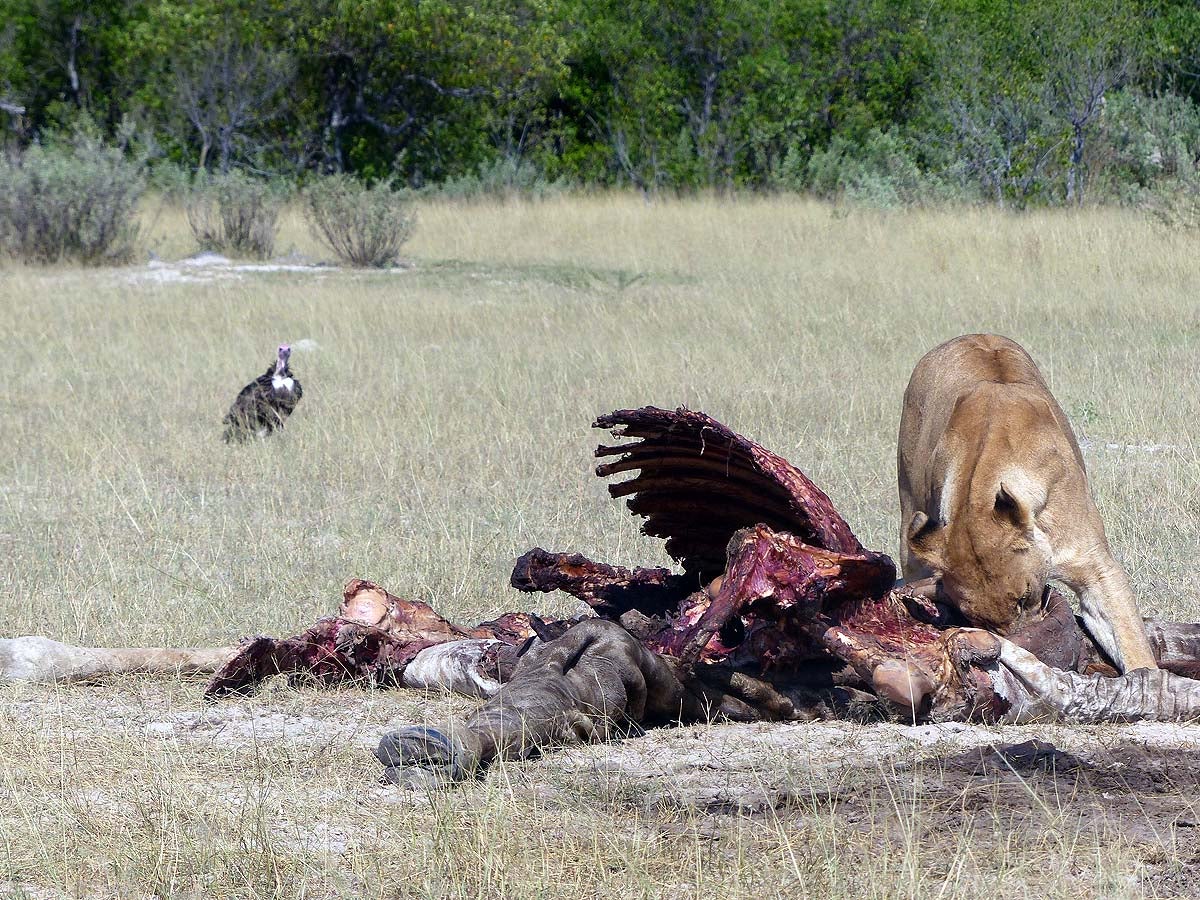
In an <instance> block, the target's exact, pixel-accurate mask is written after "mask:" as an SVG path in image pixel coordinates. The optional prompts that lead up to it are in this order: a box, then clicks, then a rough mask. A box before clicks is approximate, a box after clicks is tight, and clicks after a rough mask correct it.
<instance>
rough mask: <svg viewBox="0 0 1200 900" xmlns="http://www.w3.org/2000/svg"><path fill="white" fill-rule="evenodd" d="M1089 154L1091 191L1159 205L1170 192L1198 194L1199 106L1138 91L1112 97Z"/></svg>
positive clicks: (1120, 199)
mask: <svg viewBox="0 0 1200 900" xmlns="http://www.w3.org/2000/svg"><path fill="white" fill-rule="evenodd" d="M1106 99H1107V102H1106V103H1105V107H1104V114H1103V116H1102V117H1101V119H1100V127H1099V129H1098V131H1097V134H1096V138H1095V141H1094V147H1093V148H1092V151H1091V153H1090V154H1089V166H1090V168H1092V170H1093V171H1094V172H1095V176H1094V177H1093V187H1092V196H1093V197H1094V198H1095V199H1097V200H1101V201H1110V202H1112V201H1115V202H1120V203H1126V204H1137V205H1145V204H1147V202H1148V203H1149V205H1150V206H1151V207H1156V206H1157V205H1158V203H1159V201H1160V200H1163V201H1166V202H1167V203H1168V204H1170V201H1171V199H1172V197H1171V195H1173V194H1176V193H1177V192H1178V189H1180V188H1183V191H1182V193H1184V194H1194V193H1195V183H1196V180H1197V171H1196V161H1197V160H1200V107H1198V106H1197V105H1196V104H1195V103H1194V102H1193V101H1191V100H1190V99H1188V98H1187V97H1180V96H1178V95H1175V94H1164V95H1162V96H1158V97H1152V96H1147V95H1145V94H1142V93H1139V92H1137V91H1133V90H1126V91H1114V92H1113V93H1112V94H1110V95H1109V96H1108V97H1107V98H1106Z"/></svg>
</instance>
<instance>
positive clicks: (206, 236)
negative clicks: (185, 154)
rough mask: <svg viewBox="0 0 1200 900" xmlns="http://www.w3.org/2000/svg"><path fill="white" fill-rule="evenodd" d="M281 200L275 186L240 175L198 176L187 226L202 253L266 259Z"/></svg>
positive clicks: (276, 230)
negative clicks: (203, 251) (211, 252)
mask: <svg viewBox="0 0 1200 900" xmlns="http://www.w3.org/2000/svg"><path fill="white" fill-rule="evenodd" d="M284 199H285V196H284V192H283V191H282V190H281V189H280V188H279V187H278V186H276V185H273V184H270V183H268V182H266V181H262V180H261V179H254V178H249V177H247V176H246V175H243V174H242V173H241V172H229V173H226V174H223V175H213V176H206V175H201V176H199V177H198V178H197V179H196V182H195V184H194V185H193V186H192V189H191V191H190V192H189V194H188V200H187V219H188V224H189V225H190V226H191V227H192V234H193V235H194V236H195V238H196V242H197V243H198V244H199V245H200V249H201V250H214V251H216V252H218V253H228V254H230V255H233V256H250V257H253V258H255V259H266V258H267V257H269V256H270V255H271V253H272V252H273V251H274V249H275V236H276V235H277V234H278V233H279V212H280V210H281V209H282V208H283V203H284Z"/></svg>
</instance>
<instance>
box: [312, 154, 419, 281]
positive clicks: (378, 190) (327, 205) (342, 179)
mask: <svg viewBox="0 0 1200 900" xmlns="http://www.w3.org/2000/svg"><path fill="white" fill-rule="evenodd" d="M304 209H305V213H306V214H307V217H308V224H309V227H310V228H311V229H312V233H313V235H314V236H315V237H316V238H317V239H318V240H321V241H323V242H324V243H325V244H326V245H327V246H328V247H329V248H330V249H331V250H332V251H333V252H334V253H336V254H337V256H338V258H339V259H340V260H342V261H343V262H345V263H348V264H349V265H352V266H363V267H372V268H384V267H386V266H390V265H392V264H393V263H394V262H395V261H396V257H397V255H398V254H399V253H400V247H401V245H403V244H404V242H405V241H407V240H408V238H409V236H410V235H411V234H412V227H413V214H412V202H411V200H410V199H409V196H408V194H407V193H406V192H404V191H399V190H395V189H393V188H392V186H391V185H390V184H388V183H387V182H383V181H381V182H379V183H377V184H376V185H375V186H374V187H370V188H368V187H366V186H365V185H364V184H362V183H361V182H359V181H356V180H355V179H353V178H351V177H349V176H348V175H329V176H326V177H325V178H321V179H319V180H317V181H315V182H313V183H312V184H311V185H309V187H308V188H307V189H306V190H305V191H304Z"/></svg>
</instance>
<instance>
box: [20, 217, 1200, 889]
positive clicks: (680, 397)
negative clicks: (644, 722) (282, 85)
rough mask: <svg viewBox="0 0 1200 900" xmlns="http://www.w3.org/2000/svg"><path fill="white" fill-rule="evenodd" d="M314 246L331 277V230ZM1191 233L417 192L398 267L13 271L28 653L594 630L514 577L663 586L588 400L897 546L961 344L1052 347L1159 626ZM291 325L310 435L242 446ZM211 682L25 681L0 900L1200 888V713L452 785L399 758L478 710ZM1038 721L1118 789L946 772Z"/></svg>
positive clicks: (591, 757)
mask: <svg viewBox="0 0 1200 900" xmlns="http://www.w3.org/2000/svg"><path fill="white" fill-rule="evenodd" d="M146 215H147V227H146V231H145V237H144V242H145V245H146V247H147V249H150V250H153V251H154V252H156V253H157V254H158V255H159V256H161V257H162V258H164V259H168V260H170V259H178V258H180V257H182V256H184V255H186V254H187V253H189V252H191V248H190V247H189V245H188V243H189V242H188V240H187V232H186V226H184V225H183V224H182V219H181V216H180V215H179V214H178V213H177V212H175V211H172V210H167V211H161V210H159V211H157V212H156V211H155V210H153V209H151V208H148V209H147V214H146ZM289 245H291V246H292V247H293V248H294V249H295V251H296V252H297V253H298V254H299V255H300V256H304V257H308V258H311V259H320V258H321V251H320V250H319V248H318V247H316V246H315V245H314V244H312V243H311V241H310V239H309V238H308V236H307V234H306V233H305V231H304V230H303V227H302V225H301V224H300V222H299V219H298V218H297V219H294V220H292V219H289V220H288V221H287V222H286V223H285V227H284V232H283V234H282V236H281V238H280V241H279V243H278V244H277V246H278V247H282V248H284V249H285V250H286V249H287V248H288V247H289ZM1198 247H1200V237H1198V236H1197V235H1195V234H1192V233H1186V232H1180V231H1168V230H1164V229H1162V228H1160V227H1158V226H1156V225H1154V224H1153V223H1151V222H1148V221H1147V220H1145V219H1143V218H1140V217H1137V216H1135V215H1133V214H1125V213H1121V212H1115V211H1107V212H1105V211H1095V212H1080V213H1037V214H1028V215H1023V216H1009V215H1004V214H1002V213H998V212H995V211H991V210H988V211H983V210H980V211H972V210H958V211H941V212H908V213H898V214H883V213H867V212H855V211H850V212H846V211H845V210H835V209H834V208H831V207H829V206H824V205H818V204H815V203H808V202H804V201H799V200H786V201H785V200H756V201H751V200H745V201H728V200H716V199H696V200H690V201H679V202H653V203H645V202H643V201H642V200H641V199H638V198H634V197H630V196H619V195H618V196H606V197H592V198H579V197H575V198H559V199H552V200H547V201H544V202H541V203H517V202H510V203H488V204H479V205H461V204H451V203H446V204H428V205H426V206H423V207H422V208H421V209H420V211H419V221H418V226H417V230H416V233H415V236H414V238H413V240H412V242H411V243H410V244H409V245H408V247H407V248H406V255H407V258H408V259H409V261H410V262H411V265H410V266H409V267H407V268H405V269H404V270H402V271H391V272H350V271H340V270H333V269H316V270H312V271H280V272H236V271H219V272H209V271H200V270H195V271H193V270H191V269H186V268H184V269H174V268H169V267H166V268H164V267H157V268H150V267H147V266H145V265H141V266H134V267H130V268H125V269H101V270H96V269H88V270H79V269H68V268H49V269H37V268H21V267H17V266H14V265H12V264H9V265H8V266H7V267H6V268H4V269H0V435H2V437H3V446H4V452H3V454H0V558H2V560H3V561H2V563H0V613H2V616H3V619H2V620H0V621H2V625H0V634H3V635H5V636H8V635H15V634H26V633H36V634H45V635H48V636H50V637H53V638H56V639H59V640H64V641H68V642H72V643H84V644H96V645H104V646H128V645H142V644H151V645H163V644H167V645H171V644H185V643H186V644H227V643H231V642H233V641H235V640H236V639H237V638H239V637H240V636H243V635H247V634H253V633H260V632H265V633H273V634H280V633H289V632H293V631H296V630H298V629H299V628H300V627H302V626H303V625H305V624H306V623H308V622H310V621H311V620H312V619H314V618H315V617H317V616H319V615H324V614H327V613H329V612H331V611H332V610H333V609H334V608H335V607H336V604H337V602H338V600H339V599H340V590H341V586H342V585H343V583H344V582H345V581H347V580H348V579H349V578H352V577H365V578H370V579H373V580H375V581H378V582H380V583H382V584H384V585H386V586H388V587H389V588H390V589H391V590H392V591H393V592H395V593H397V594H401V595H404V596H411V597H418V598H421V599H424V600H428V601H429V602H431V603H433V604H434V605H435V606H436V607H437V608H438V609H439V610H441V611H442V612H443V613H445V614H447V615H448V616H450V617H451V618H455V619H460V620H470V621H476V620H478V619H480V618H490V617H491V616H493V615H494V614H496V613H498V612H501V611H504V610H507V609H512V608H517V607H520V608H530V606H531V605H533V604H536V606H537V607H538V608H540V609H541V610H542V611H549V612H567V611H572V612H573V611H577V610H575V608H574V607H573V605H572V604H571V602H569V601H565V600H558V599H556V598H553V597H542V596H538V597H534V598H531V597H528V596H524V595H519V594H516V593H515V592H513V591H512V590H511V589H509V588H508V587H507V581H508V574H509V571H510V569H511V565H512V561H513V559H514V558H515V557H516V556H517V555H519V554H520V553H522V552H523V551H525V550H527V549H529V548H530V547H532V546H535V545H538V546H542V547H546V548H548V549H564V550H565V549H570V550H579V551H581V552H584V553H586V554H588V555H590V556H593V557H594V558H598V559H603V560H608V561H611V562H618V563H626V564H629V563H638V564H645V563H661V562H665V561H666V558H665V556H664V555H663V553H662V550H661V548H660V546H659V545H658V543H657V542H655V541H652V540H650V539H647V538H644V537H642V536H640V535H639V533H638V523H637V522H636V521H635V520H634V519H632V518H631V517H630V516H628V515H627V514H626V512H625V511H624V509H623V507H621V506H620V505H618V504H616V503H614V502H613V501H611V500H610V499H609V498H608V495H607V492H606V491H605V489H604V485H603V484H602V483H601V482H600V480H599V479H597V478H595V477H594V476H593V475H592V474H591V466H592V462H593V461H592V459H591V455H590V451H591V449H592V447H593V446H594V445H595V443H596V442H597V439H598V438H599V437H600V435H599V434H598V433H595V432H592V431H591V429H589V427H588V426H589V425H590V423H591V421H592V419H593V418H594V417H595V416H596V415H597V414H599V413H602V412H606V411H609V410H611V409H616V408H621V407H629V406H640V405H646V404H654V405H659V406H675V405H681V404H683V405H687V406H689V407H691V408H693V409H702V410H704V411H706V412H708V413H710V414H712V415H714V416H715V417H717V418H718V419H721V420H722V421H724V422H726V423H727V424H729V425H730V426H732V427H734V428H735V429H737V430H739V431H741V432H743V433H745V434H747V435H749V436H751V437H753V438H755V439H757V440H758V441H760V442H761V443H763V444H765V445H766V446H768V447H770V448H772V449H774V450H776V451H778V452H780V453H782V454H783V455H784V456H786V457H787V458H789V459H790V460H791V461H793V462H794V463H796V464H797V465H799V466H800V467H802V468H803V469H805V470H806V471H807V472H808V474H809V475H810V476H811V477H812V478H813V479H814V480H815V481H816V482H817V483H818V484H820V485H821V486H823V487H824V488H825V489H826V491H827V492H828V493H829V494H830V496H831V497H832V498H833V500H834V502H835V503H836V504H837V506H838V507H839V508H840V509H841V510H842V512H843V514H844V515H845V516H846V518H847V519H848V520H849V522H850V523H851V525H852V526H853V527H855V529H856V530H857V532H858V534H859V537H860V538H861V539H862V540H863V542H864V543H865V544H867V545H869V546H873V547H876V548H879V549H883V550H887V551H888V552H893V553H894V552H895V543H896V531H897V528H896V522H895V519H896V516H897V501H896V497H895V484H894V481H895V461H894V453H895V434H896V429H897V424H898V420H899V413H900V397H901V394H902V391H903V388H904V384H905V381H906V379H907V377H908V374H909V372H910V371H911V368H912V366H913V364H914V363H915V362H916V360H917V359H918V358H919V356H920V355H921V353H922V352H924V351H925V350H926V349H928V348H930V347H932V346H933V345H934V344H936V343H938V342H940V341H941V340H944V339H946V338H949V337H952V336H954V335H956V334H959V333H963V332H970V331H998V332H1001V333H1004V334H1007V335H1009V336H1011V337H1013V338H1015V339H1017V340H1018V341H1021V342H1022V343H1023V344H1025V345H1026V346H1027V347H1028V348H1029V349H1030V351H1031V352H1032V353H1033V355H1034V357H1035V359H1037V360H1038V362H1039V363H1040V365H1041V366H1042V368H1043V371H1044V372H1045V374H1046V375H1047V377H1048V379H1049V382H1050V384H1051V387H1052V389H1053V390H1054V392H1055V393H1056V395H1057V396H1058V398H1059V400H1060V402H1061V403H1062V405H1063V407H1064V409H1065V410H1066V411H1067V412H1068V414H1069V415H1070V417H1071V418H1072V421H1073V422H1074V424H1075V427H1076V430H1077V432H1078V433H1079V435H1080V437H1081V439H1084V441H1085V446H1086V448H1087V449H1086V456H1087V459H1088V464H1089V470H1090V472H1091V477H1092V481H1093V489H1094V491H1095V494H1096V496H1097V500H1098V502H1099V505H1100V508H1101V511H1102V513H1103V515H1104V516H1105V519H1106V522H1107V524H1108V528H1109V537H1110V540H1111V542H1112V543H1113V545H1114V547H1115V549H1116V552H1117V555H1118V556H1119V558H1120V559H1121V560H1122V561H1123V563H1124V564H1125V565H1126V566H1127V568H1128V570H1129V572H1130V575H1131V577H1132V580H1133V582H1134V585H1135V587H1136V589H1137V592H1138V594H1139V596H1140V598H1141V601H1142V603H1143V606H1144V610H1145V611H1146V613H1147V614H1149V615H1154V616H1161V617H1164V618H1171V619H1180V620H1196V619H1197V617H1200V589H1198V588H1197V586H1196V580H1195V575H1194V569H1195V565H1194V563H1195V548H1196V547H1197V546H1198V545H1200V441H1198V436H1200V425H1198V424H1197V422H1198V420H1200V399H1198V397H1200V391H1198V389H1200V367H1198V364H1197V363H1198V353H1200V306H1198V304H1197V297H1198V295H1200V255H1198V254H1197V248H1198ZM283 341H288V342H291V343H292V344H293V345H299V349H298V350H297V352H296V353H295V354H294V356H293V358H292V364H293V369H294V370H295V372H296V374H297V376H298V377H299V378H300V379H301V381H302V382H303V384H304V389H305V396H304V399H303V401H302V403H301V404H300V406H299V408H298V410H297V412H296V414H295V415H294V416H293V417H292V419H291V420H290V421H289V423H288V426H287V428H286V430H285V431H284V432H283V433H281V434H279V435H277V436H276V437H274V438H272V439H271V440H269V441H264V442H260V443H256V444H251V445H247V446H235V447H228V446H226V445H224V444H223V443H221V441H220V418H221V416H222V415H223V413H224V411H225V409H226V407H227V406H228V403H229V402H230V400H231V399H232V398H233V395H234V394H235V393H236V391H237V389H238V388H239V387H240V386H241V385H242V384H244V383H245V382H246V381H248V380H250V379H251V378H252V377H254V376H255V375H257V374H259V373H260V372H261V371H262V370H263V369H265V368H266V366H267V364H268V362H269V360H270V358H271V356H272V354H273V352H274V347H275V345H276V344H278V343H280V342H283ZM200 692H201V684H200V683H199V682H188V681H174V680H165V681H164V680H152V679H138V678H126V679H121V680H119V681H117V682H110V683H106V684H99V685H87V686H68V687H60V688H56V689H55V688H46V687H37V686H0V758H2V759H3V763H2V764H0V798H2V801H3V802H2V803H0V895H3V894H4V892H5V890H6V889H7V890H9V891H10V892H12V893H14V894H17V895H20V894H22V893H24V894H26V895H29V896H38V897H42V896H45V897H59V896H128V897H144V896H163V897H166V896H180V897H192V896H196V897H200V896H205V897H207V896H222V897H224V896H234V897H261V896H287V897H294V896H312V897H324V896H332V895H357V896H381V897H397V896H405V897H406V896H461V897H474V896H483V897H499V896H505V897H510V896H511V897H607V896H672V897H692V896H702V897H735V898H736V897H751V896H753V897H766V896H814V897H825V896H847V897H850V896H853V897H863V896H877V897H893V896H923V897H924V896H947V897H949V896H962V897H1005V898H1008V897H1013V896H1062V897H1072V898H1079V897H1092V896H1097V897H1098V896H1105V897H1107V896H1142V895H1150V896H1155V895H1157V896H1168V895H1181V894H1188V893H1190V892H1191V891H1193V890H1195V889H1196V880H1197V879H1198V878H1200V852H1198V851H1197V849H1196V846H1195V839H1194V837H1193V832H1194V831H1195V827H1194V826H1195V824H1196V823H1197V822H1200V800H1198V797H1200V786H1198V785H1197V784H1196V777H1197V776H1196V774H1195V773H1196V772H1200V763H1194V757H1193V756H1192V755H1191V754H1192V751H1196V750H1200V728H1195V727H1192V726H1171V727H1169V728H1166V727H1159V728H1158V729H1153V728H1146V727H1141V728H1138V727H1136V726H1129V727H1123V728H1104V729H1101V728H1092V729H1067V728H1050V727H1044V728H1039V729H1020V728H1007V729H984V728H973V727H972V728H966V727H962V728H953V727H951V728H949V729H944V730H942V731H938V730H937V729H929V728H911V727H909V728H906V727H904V726H903V725H902V724H894V723H893V724H887V723H885V724H855V723H837V722H835V723H814V724H794V725H784V726H770V727H768V726H762V727H756V726H755V727H751V726H729V725H716V726H710V727H708V728H691V729H679V730H675V731H664V732H656V733H654V734H652V735H648V736H646V737H642V738H637V739H633V740H629V741H626V742H623V743H622V744H620V745H614V746H609V747H596V748H583V749H579V750H573V751H570V752H568V753H563V754H558V755H555V756H552V757H548V758H546V759H544V760H541V761H536V762H527V763H521V764H510V765H506V766H502V767H499V769H498V770H497V771H494V772H492V773H491V774H489V776H488V777H487V778H486V779H485V780H484V781H481V782H479V783H477V784H471V785H468V786H466V787H463V788H460V789H458V790H456V791H454V792H453V793H451V794H448V795H446V796H444V797H426V796H415V795H405V794H401V793H398V792H397V791H396V790H395V789H393V788H390V787H384V786H381V785H378V784H376V777H377V771H376V764H375V762H374V760H372V759H371V758H370V756H369V753H368V752H367V749H368V748H369V747H370V746H371V745H372V744H373V743H374V741H375V740H377V739H378V736H379V734H380V733H381V732H382V731H383V730H384V729H386V728H387V727H388V725H389V724H392V723H396V722H401V721H413V720H422V719H425V718H428V719H431V720H432V719H437V718H439V717H441V716H444V715H445V714H446V713H447V711H448V710H461V709H465V708H467V706H468V704H466V703H464V702H462V701H457V700H447V699H444V698H440V697H433V696H430V697H424V696H418V695H399V694H369V693H365V692H358V691H352V690H345V691H337V692H324V693H322V692H318V691H314V690H292V689H289V688H287V687H286V686H285V685H275V686H273V687H272V689H271V690H268V691H267V692H266V693H264V694H263V695H262V696H260V697H258V698H255V699H253V700H239V701H231V702H229V703H225V704H221V705H218V706H213V707H209V708H205V707H204V706H203V704H202V702H201V699H200ZM1035 734H1036V735H1037V736H1040V737H1043V738H1046V739H1051V740H1053V741H1054V742H1055V743H1056V745H1058V746H1059V747H1061V748H1064V749H1067V750H1070V751H1071V752H1073V753H1075V754H1076V755H1077V756H1078V758H1079V759H1080V760H1082V761H1083V762H1084V763H1088V764H1089V765H1092V766H1093V768H1091V769H1089V768H1088V767H1087V766H1084V767H1083V768H1082V769H1081V770H1080V772H1082V773H1083V774H1080V773H1079V772H1077V773H1075V775H1074V777H1072V778H1066V779H1064V778H1063V777H1061V776H1054V775H1053V774H1047V773H1034V774H1027V775H1024V776H1023V775H1020V774H1017V773H1014V772H1006V771H992V770H987V771H979V772H976V771H975V770H973V769H971V768H970V767H969V766H966V767H964V765H961V764H960V763H961V760H959V762H955V759H956V757H955V755H954V754H957V753H961V751H962V750H963V749H964V748H965V747H970V746H975V745H978V744H986V743H988V742H989V741H992V740H998V739H1004V740H1013V741H1020V740H1024V739H1026V738H1028V737H1031V736H1035ZM1135 749H1136V750H1138V753H1136V754H1135V753H1134V752H1133V750H1135ZM1160 757H1161V758H1160ZM1147 773H1149V774H1147ZM747 798H749V799H747Z"/></svg>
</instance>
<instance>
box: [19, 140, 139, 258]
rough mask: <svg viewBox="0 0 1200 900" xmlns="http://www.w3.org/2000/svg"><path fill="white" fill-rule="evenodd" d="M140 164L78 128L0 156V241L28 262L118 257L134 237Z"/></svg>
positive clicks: (125, 252)
mask: <svg viewBox="0 0 1200 900" xmlns="http://www.w3.org/2000/svg"><path fill="white" fill-rule="evenodd" d="M145 189H146V175H145V165H144V163H143V162H142V161H141V160H137V159H130V158H128V157H127V156H126V155H125V154H124V153H123V152H122V151H121V150H119V149H117V148H116V147H109V146H106V145H104V144H103V143H102V142H101V141H100V140H98V139H97V138H95V137H94V136H91V135H88V134H85V133H83V132H80V133H77V134H76V135H74V136H73V137H71V138H69V139H66V140H52V141H49V142H47V143H46V144H44V145H39V144H35V145H33V146H31V147H29V148H28V149H26V150H25V152H24V153H22V154H21V155H19V156H16V157H12V158H3V157H0V247H3V249H4V250H5V252H7V253H9V254H11V255H13V256H15V257H18V258H20V259H23V260H25V261H27V262H33V263H54V262H59V261H60V260H76V261H79V262H82V263H86V264H88V265H102V264H113V263H122V262H126V261H128V260H129V258H130V257H131V256H132V255H133V251H134V247H135V245H136V242H137V237H138V224H137V221H136V211H137V203H138V200H139V199H140V198H141V196H142V193H143V192H144V191H145Z"/></svg>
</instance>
